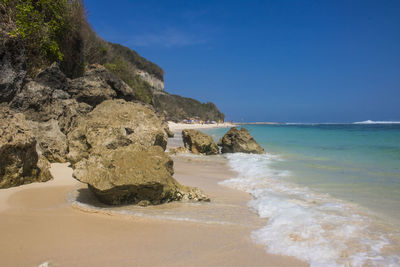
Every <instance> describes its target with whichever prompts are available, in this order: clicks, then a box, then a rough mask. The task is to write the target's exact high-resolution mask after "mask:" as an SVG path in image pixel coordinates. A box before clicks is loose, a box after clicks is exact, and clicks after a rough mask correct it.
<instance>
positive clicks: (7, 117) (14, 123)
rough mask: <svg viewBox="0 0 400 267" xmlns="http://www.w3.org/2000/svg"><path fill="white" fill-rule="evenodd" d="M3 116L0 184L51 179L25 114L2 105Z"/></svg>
mask: <svg viewBox="0 0 400 267" xmlns="http://www.w3.org/2000/svg"><path fill="white" fill-rule="evenodd" d="M0 118H1V119H0V188H8V187H12V186H18V185H22V184H28V183H32V182H45V181H48V180H50V179H52V176H51V174H50V171H49V168H50V163H49V162H48V161H47V160H46V159H45V158H44V157H43V156H41V155H40V154H39V153H38V151H37V150H36V139H35V137H34V135H33V133H32V129H31V128H30V127H29V125H28V123H27V121H26V120H25V117H24V115H23V114H14V112H12V111H11V110H9V109H8V108H7V107H2V108H0Z"/></svg>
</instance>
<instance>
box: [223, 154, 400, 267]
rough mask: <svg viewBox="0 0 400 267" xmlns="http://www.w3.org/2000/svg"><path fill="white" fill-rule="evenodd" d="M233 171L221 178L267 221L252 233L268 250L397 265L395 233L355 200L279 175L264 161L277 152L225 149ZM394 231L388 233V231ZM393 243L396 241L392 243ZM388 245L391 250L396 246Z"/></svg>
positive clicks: (319, 259)
mask: <svg viewBox="0 0 400 267" xmlns="http://www.w3.org/2000/svg"><path fill="white" fill-rule="evenodd" d="M227 158H228V160H229V164H230V166H231V167H232V168H233V169H234V170H235V171H236V172H237V173H238V177H236V178H233V179H230V180H226V181H223V182H221V184H223V185H226V186H230V187H233V188H236V189H241V190H244V191H247V192H249V193H250V194H251V195H252V197H253V199H252V200H251V201H250V202H249V203H248V205H249V207H250V209H252V210H253V211H254V212H256V213H257V214H258V215H259V216H260V217H261V218H268V221H267V224H266V225H265V226H264V227H262V228H261V229H258V230H256V231H253V232H252V238H253V240H255V241H256V242H257V243H260V244H263V245H264V246H265V247H266V249H267V251H268V252H270V253H273V254H282V255H288V256H294V257H296V258H298V259H301V260H304V261H307V262H308V263H309V264H310V265H311V266H362V265H364V264H366V265H378V266H398V265H399V264H400V256H399V255H396V253H392V254H390V252H389V253H386V254H385V252H384V251H390V250H391V249H393V246H395V247H396V249H397V251H398V247H399V245H398V244H399V242H398V241H393V240H394V239H393V238H399V234H398V233H396V234H388V233H387V231H383V230H382V231H381V230H380V228H379V227H378V226H377V225H376V224H375V223H373V221H372V219H371V217H370V216H369V215H368V214H367V213H365V212H364V211H362V210H361V209H360V208H359V207H358V206H356V205H354V204H351V203H347V202H344V201H341V200H338V199H334V198H332V197H330V196H329V195H328V194H320V193H317V192H314V191H313V190H310V189H308V188H307V187H303V186H298V185H296V184H292V183H289V182H286V181H283V180H284V179H282V178H283V177H284V176H287V175H290V172H288V171H279V170H274V169H273V168H271V167H270V165H271V164H272V163H273V162H275V161H276V160H282V159H280V158H279V157H276V156H273V155H269V154H265V155H249V154H242V153H235V154H229V155H227ZM393 235H394V237H393ZM393 244H396V245H393ZM396 249H394V250H396Z"/></svg>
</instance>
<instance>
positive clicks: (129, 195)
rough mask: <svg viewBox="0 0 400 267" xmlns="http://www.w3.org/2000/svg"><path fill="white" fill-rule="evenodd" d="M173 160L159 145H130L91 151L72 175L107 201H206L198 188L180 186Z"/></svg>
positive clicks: (147, 202) (150, 202)
mask: <svg viewBox="0 0 400 267" xmlns="http://www.w3.org/2000/svg"><path fill="white" fill-rule="evenodd" d="M172 174H173V161H172V160H171V158H170V157H169V156H168V155H167V154H166V153H164V150H163V149H162V148H161V147H159V146H153V147H150V148H145V147H142V146H136V145H129V146H123V147H119V148H117V149H113V150H107V151H104V153H93V154H90V156H89V158H88V159H84V160H82V161H80V162H79V163H77V164H76V165H75V171H74V177H75V178H76V179H78V180H79V181H81V182H84V183H87V184H88V185H89V188H90V189H91V190H92V191H93V193H94V194H95V195H96V196H97V197H98V199H99V200H100V201H101V202H103V203H106V204H110V205H118V204H128V203H133V204H140V205H147V204H153V205H155V204H161V203H164V202H169V201H174V200H182V199H185V198H186V199H192V200H197V201H199V200H208V198H207V197H206V196H204V194H202V193H201V191H199V190H198V189H191V188H187V187H184V186H182V185H180V184H179V183H178V182H177V181H176V180H175V179H174V178H173V177H172Z"/></svg>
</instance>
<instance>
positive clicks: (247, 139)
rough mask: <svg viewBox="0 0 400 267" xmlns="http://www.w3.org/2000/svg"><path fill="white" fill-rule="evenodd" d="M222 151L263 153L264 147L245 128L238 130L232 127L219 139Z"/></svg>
mask: <svg viewBox="0 0 400 267" xmlns="http://www.w3.org/2000/svg"><path fill="white" fill-rule="evenodd" d="M218 145H219V146H221V147H222V149H221V152H222V153H235V152H242V153H253V154H263V153H265V152H264V149H263V148H262V147H261V146H260V145H259V144H258V143H257V142H256V140H254V138H253V136H251V134H250V133H249V131H247V129H245V128H243V127H242V128H240V130H238V129H237V128H236V127H232V128H231V129H230V130H229V131H228V132H227V133H226V134H225V135H224V136H223V137H222V138H221V139H220V140H219V141H218Z"/></svg>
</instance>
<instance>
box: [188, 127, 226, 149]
mask: <svg viewBox="0 0 400 267" xmlns="http://www.w3.org/2000/svg"><path fill="white" fill-rule="evenodd" d="M182 139H183V144H184V145H185V147H186V148H188V149H189V150H190V151H192V152H193V153H194V154H206V155H216V154H218V153H219V149H218V146H217V145H216V144H215V142H214V140H213V139H212V137H211V136H209V135H207V134H205V133H202V132H200V131H197V130H193V129H185V130H183V131H182Z"/></svg>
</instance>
